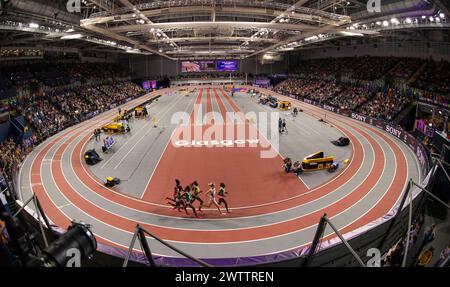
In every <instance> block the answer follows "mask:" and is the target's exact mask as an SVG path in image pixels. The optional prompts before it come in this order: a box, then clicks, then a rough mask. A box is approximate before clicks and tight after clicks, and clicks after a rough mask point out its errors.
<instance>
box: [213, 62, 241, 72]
mask: <svg viewBox="0 0 450 287" xmlns="http://www.w3.org/2000/svg"><path fill="white" fill-rule="evenodd" d="M237 70H238V63H237V61H236V60H224V61H217V71H220V72H236V71H237Z"/></svg>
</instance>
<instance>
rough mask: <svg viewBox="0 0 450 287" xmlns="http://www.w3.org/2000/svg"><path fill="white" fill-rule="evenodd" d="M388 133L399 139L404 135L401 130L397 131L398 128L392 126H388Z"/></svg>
mask: <svg viewBox="0 0 450 287" xmlns="http://www.w3.org/2000/svg"><path fill="white" fill-rule="evenodd" d="M386 131H387V132H388V133H390V134H392V135H394V136H396V137H398V138H400V137H401V135H402V131H401V130H399V129H396V128H394V127H391V126H390V125H386Z"/></svg>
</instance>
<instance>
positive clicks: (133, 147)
mask: <svg viewBox="0 0 450 287" xmlns="http://www.w3.org/2000/svg"><path fill="white" fill-rule="evenodd" d="M181 99H182V97H181V96H180V97H179V98H178V99H177V100H176V102H175V103H174V104H176V103H178V102H179V101H180V100H181ZM171 108H173V105H170V106H169V107H168V109H166V110H165V112H164V113H163V114H162V115H161V117H160V119H159V120H158V121H156V123H155V124H156V125H157V124H158V123H159V122H161V120H162V119H163V118H164V116H165V115H166V114H167V112H169V111H170V110H171ZM153 130H154V129H153V128H151V129H149V130H148V131H147V132H146V133H145V134H144V135H143V136H142V137H141V138H140V139H139V140H138V141H137V142H136V143H135V144H134V145H133V146H132V147H131V148H130V149H129V150H128V152H127V153H126V154H125V155H124V156H123V157H122V159H121V160H120V161H119V163H118V164H117V165H116V166H115V167H114V169H117V168H118V167H119V166H120V165H121V164H122V162H123V161H124V160H125V159H126V158H127V157H128V155H129V154H130V153H131V152H132V151H133V150H134V149H135V148H136V146H137V145H138V144H139V143H140V142H141V141H142V140H143V139H144V138H145V137H146V136H148V134H150V132H152V131H153Z"/></svg>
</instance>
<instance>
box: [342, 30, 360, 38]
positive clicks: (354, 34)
mask: <svg viewBox="0 0 450 287" xmlns="http://www.w3.org/2000/svg"><path fill="white" fill-rule="evenodd" d="M341 34H342V35H345V36H360V37H362V36H364V34H361V33H355V32H347V31H341Z"/></svg>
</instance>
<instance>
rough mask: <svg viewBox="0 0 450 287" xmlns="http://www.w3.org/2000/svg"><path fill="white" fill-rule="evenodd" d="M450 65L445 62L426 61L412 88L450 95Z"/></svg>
mask: <svg viewBox="0 0 450 287" xmlns="http://www.w3.org/2000/svg"><path fill="white" fill-rule="evenodd" d="M449 78H450V63H449V62H446V61H440V62H434V61H427V63H426V66H425V67H424V69H423V70H422V71H421V72H420V73H419V75H418V77H417V78H416V79H414V81H413V83H412V86H413V87H415V88H418V89H420V90H425V91H429V92H431V93H433V94H443V95H447V98H448V94H449V93H450V83H449V81H448V79H449Z"/></svg>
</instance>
